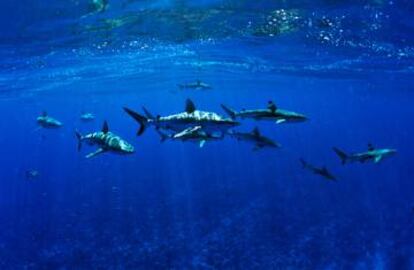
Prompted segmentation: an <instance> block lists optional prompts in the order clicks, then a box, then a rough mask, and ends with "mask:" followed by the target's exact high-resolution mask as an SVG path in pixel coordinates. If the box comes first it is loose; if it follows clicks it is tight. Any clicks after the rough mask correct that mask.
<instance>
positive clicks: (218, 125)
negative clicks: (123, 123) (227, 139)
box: [124, 99, 240, 136]
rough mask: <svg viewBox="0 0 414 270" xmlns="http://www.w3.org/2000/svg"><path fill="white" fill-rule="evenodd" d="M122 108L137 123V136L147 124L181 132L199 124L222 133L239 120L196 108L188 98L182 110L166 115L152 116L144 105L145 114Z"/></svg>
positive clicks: (208, 131) (210, 132) (211, 130)
mask: <svg viewBox="0 0 414 270" xmlns="http://www.w3.org/2000/svg"><path fill="white" fill-rule="evenodd" d="M124 110H125V112H126V113H127V114H128V115H129V116H131V117H132V118H133V119H134V120H135V121H137V122H138V123H139V125H140V128H139V129H138V132H137V135H138V136H140V135H142V134H143V133H144V131H145V130H146V128H147V127H148V126H154V127H155V128H156V129H164V130H169V131H173V132H181V131H183V130H185V129H187V128H191V127H197V126H200V127H202V129H203V130H204V131H205V132H207V133H209V134H212V133H217V132H220V133H223V132H225V131H227V130H229V129H230V128H233V127H236V126H238V125H240V123H239V122H237V121H235V120H233V119H230V118H225V117H223V116H221V115H219V114H217V113H214V112H207V111H200V110H197V108H196V106H195V105H194V103H193V102H192V101H191V100H190V99H187V101H186V105H185V111H184V112H181V113H177V114H172V115H168V116H157V117H154V116H153V115H152V114H151V113H150V112H149V111H148V110H147V109H146V108H145V107H144V108H143V110H144V113H145V116H144V115H141V114H139V113H137V112H135V111H133V110H131V109H129V108H127V107H124Z"/></svg>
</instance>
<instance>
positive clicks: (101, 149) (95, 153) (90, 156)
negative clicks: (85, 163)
mask: <svg viewBox="0 0 414 270" xmlns="http://www.w3.org/2000/svg"><path fill="white" fill-rule="evenodd" d="M105 151H106V150H105V149H103V148H98V150H96V151H95V152H92V153H89V154H87V155H86V156H85V158H92V157H95V156H97V155H99V154H101V153H104V152H105Z"/></svg>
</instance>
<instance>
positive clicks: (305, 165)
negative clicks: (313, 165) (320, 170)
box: [299, 158, 308, 168]
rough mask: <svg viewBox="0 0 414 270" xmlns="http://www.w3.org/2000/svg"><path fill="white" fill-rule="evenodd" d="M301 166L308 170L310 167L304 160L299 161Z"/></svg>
mask: <svg viewBox="0 0 414 270" xmlns="http://www.w3.org/2000/svg"><path fill="white" fill-rule="evenodd" d="M299 161H300V164H302V168H306V167H307V166H308V163H306V161H305V160H304V159H303V158H300V159H299Z"/></svg>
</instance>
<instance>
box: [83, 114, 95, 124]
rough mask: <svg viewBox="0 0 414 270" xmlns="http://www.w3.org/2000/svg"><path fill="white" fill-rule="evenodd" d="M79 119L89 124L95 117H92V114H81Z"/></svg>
mask: <svg viewBox="0 0 414 270" xmlns="http://www.w3.org/2000/svg"><path fill="white" fill-rule="evenodd" d="M80 119H81V120H82V121H84V122H90V121H93V120H94V119H95V115H93V114H92V113H82V114H81V116H80Z"/></svg>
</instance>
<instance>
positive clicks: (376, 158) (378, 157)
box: [374, 155, 382, 163]
mask: <svg viewBox="0 0 414 270" xmlns="http://www.w3.org/2000/svg"><path fill="white" fill-rule="evenodd" d="M381 160H382V155H379V156H376V157H375V159H374V162H375V163H378V162H380V161H381Z"/></svg>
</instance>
